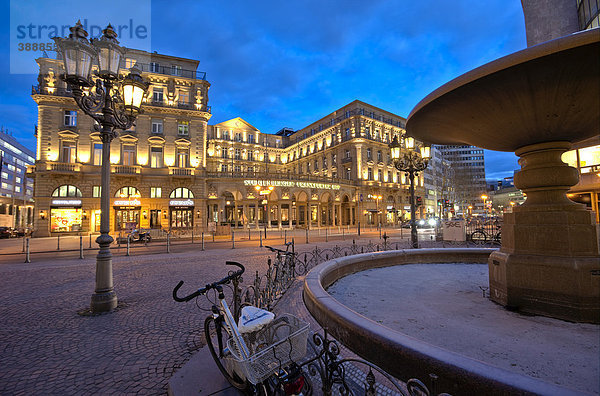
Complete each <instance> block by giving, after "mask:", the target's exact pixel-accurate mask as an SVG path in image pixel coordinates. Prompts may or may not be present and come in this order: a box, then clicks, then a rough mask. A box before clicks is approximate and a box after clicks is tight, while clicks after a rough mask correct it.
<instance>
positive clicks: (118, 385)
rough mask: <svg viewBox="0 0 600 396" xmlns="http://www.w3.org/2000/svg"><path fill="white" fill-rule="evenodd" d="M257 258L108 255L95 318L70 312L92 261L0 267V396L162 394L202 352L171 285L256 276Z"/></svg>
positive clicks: (244, 254) (198, 318)
mask: <svg viewBox="0 0 600 396" xmlns="http://www.w3.org/2000/svg"><path fill="white" fill-rule="evenodd" d="M347 243H351V242H350V241H347ZM330 244H340V242H339V241H338V242H330ZM323 245H324V244H323V243H319V246H323ZM314 246H315V245H302V247H301V248H300V247H298V248H297V251H305V250H309V249H310V248H314ZM267 257H268V255H267V251H266V250H265V249H259V248H256V247H252V248H241V249H235V250H231V249H221V250H208V251H204V252H202V251H199V250H196V251H188V252H185V253H174V254H166V253H164V254H154V255H145V256H130V257H115V258H114V260H113V271H114V282H115V290H116V292H117V296H118V298H119V302H120V303H119V308H118V309H117V310H116V311H115V312H113V313H110V314H103V315H98V316H84V315H80V314H78V311H81V310H84V309H85V308H87V306H88V304H89V299H90V296H91V293H92V292H93V289H94V274H95V258H94V257H92V256H88V257H86V258H85V259H83V260H79V259H76V258H75V259H54V260H52V259H48V260H45V261H36V262H33V263H31V264H23V263H21V260H17V262H13V263H7V264H1V265H0V288H1V290H2V293H3V295H2V297H3V304H2V306H1V307H0V318H2V326H1V327H0V367H1V369H0V394H2V395H5V394H6V395H42V394H43V395H57V394H60V395H73V394H98V395H124V394H136V395H164V394H165V393H166V389H167V382H168V380H169V378H170V377H171V376H172V374H173V373H174V372H175V371H176V370H177V369H178V368H179V367H181V366H182V365H183V364H185V363H186V362H187V361H188V360H189V358H190V357H191V355H192V354H193V353H194V352H196V351H197V350H198V349H199V348H201V347H202V346H203V338H202V331H201V328H202V323H203V320H204V317H205V316H206V313H205V312H202V311H201V310H199V309H198V308H197V307H196V304H194V302H193V301H191V302H188V303H176V302H174V301H173V299H172V297H171V295H172V290H173V287H174V286H175V285H176V284H177V282H178V281H179V280H184V281H185V284H184V286H183V288H182V293H186V292H191V291H192V290H194V287H198V286H200V285H204V284H206V283H207V282H208V281H212V280H215V279H219V278H220V277H222V276H223V275H224V274H225V272H226V269H225V267H224V262H225V260H236V261H239V262H241V263H243V264H244V265H245V266H246V268H247V272H248V274H253V273H254V272H255V271H257V270H259V271H260V272H261V273H263V272H264V269H265V268H266V258H267ZM248 279H249V278H248ZM294 300H296V299H294ZM298 300H299V299H298ZM293 304H302V301H301V300H299V301H295V302H294V303H293ZM293 304H292V305H293ZM201 305H203V306H204V307H205V308H207V307H208V306H209V304H208V302H206V301H203V302H202V303H201ZM290 308H293V306H290Z"/></svg>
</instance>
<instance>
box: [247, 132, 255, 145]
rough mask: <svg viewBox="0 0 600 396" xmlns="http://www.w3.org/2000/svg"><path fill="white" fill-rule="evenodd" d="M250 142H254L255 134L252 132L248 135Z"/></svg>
mask: <svg viewBox="0 0 600 396" xmlns="http://www.w3.org/2000/svg"><path fill="white" fill-rule="evenodd" d="M248 143H254V135H252V134H249V135H248Z"/></svg>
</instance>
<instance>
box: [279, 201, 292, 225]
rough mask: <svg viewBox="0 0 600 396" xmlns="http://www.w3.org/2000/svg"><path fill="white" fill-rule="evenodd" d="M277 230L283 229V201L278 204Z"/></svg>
mask: <svg viewBox="0 0 600 396" xmlns="http://www.w3.org/2000/svg"><path fill="white" fill-rule="evenodd" d="M288 214H289V212H288ZM277 228H281V201H279V202H277Z"/></svg>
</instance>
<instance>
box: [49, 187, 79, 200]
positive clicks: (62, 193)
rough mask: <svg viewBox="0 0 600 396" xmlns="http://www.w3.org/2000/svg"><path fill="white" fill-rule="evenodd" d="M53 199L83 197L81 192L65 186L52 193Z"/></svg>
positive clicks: (75, 188)
mask: <svg viewBox="0 0 600 396" xmlns="http://www.w3.org/2000/svg"><path fill="white" fill-rule="evenodd" d="M52 196H53V197H63V198H64V197H81V190H80V189H78V188H77V187H75V186H72V185H70V184H64V185H62V186H60V187H57V188H56V189H55V190H54V191H53V192H52Z"/></svg>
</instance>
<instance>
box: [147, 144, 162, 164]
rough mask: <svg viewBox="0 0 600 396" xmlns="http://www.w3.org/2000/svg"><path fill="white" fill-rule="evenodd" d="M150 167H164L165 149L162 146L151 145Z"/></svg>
mask: <svg viewBox="0 0 600 396" xmlns="http://www.w3.org/2000/svg"><path fill="white" fill-rule="evenodd" d="M150 167H151V168H162V167H163V149H162V147H151V148H150Z"/></svg>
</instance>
